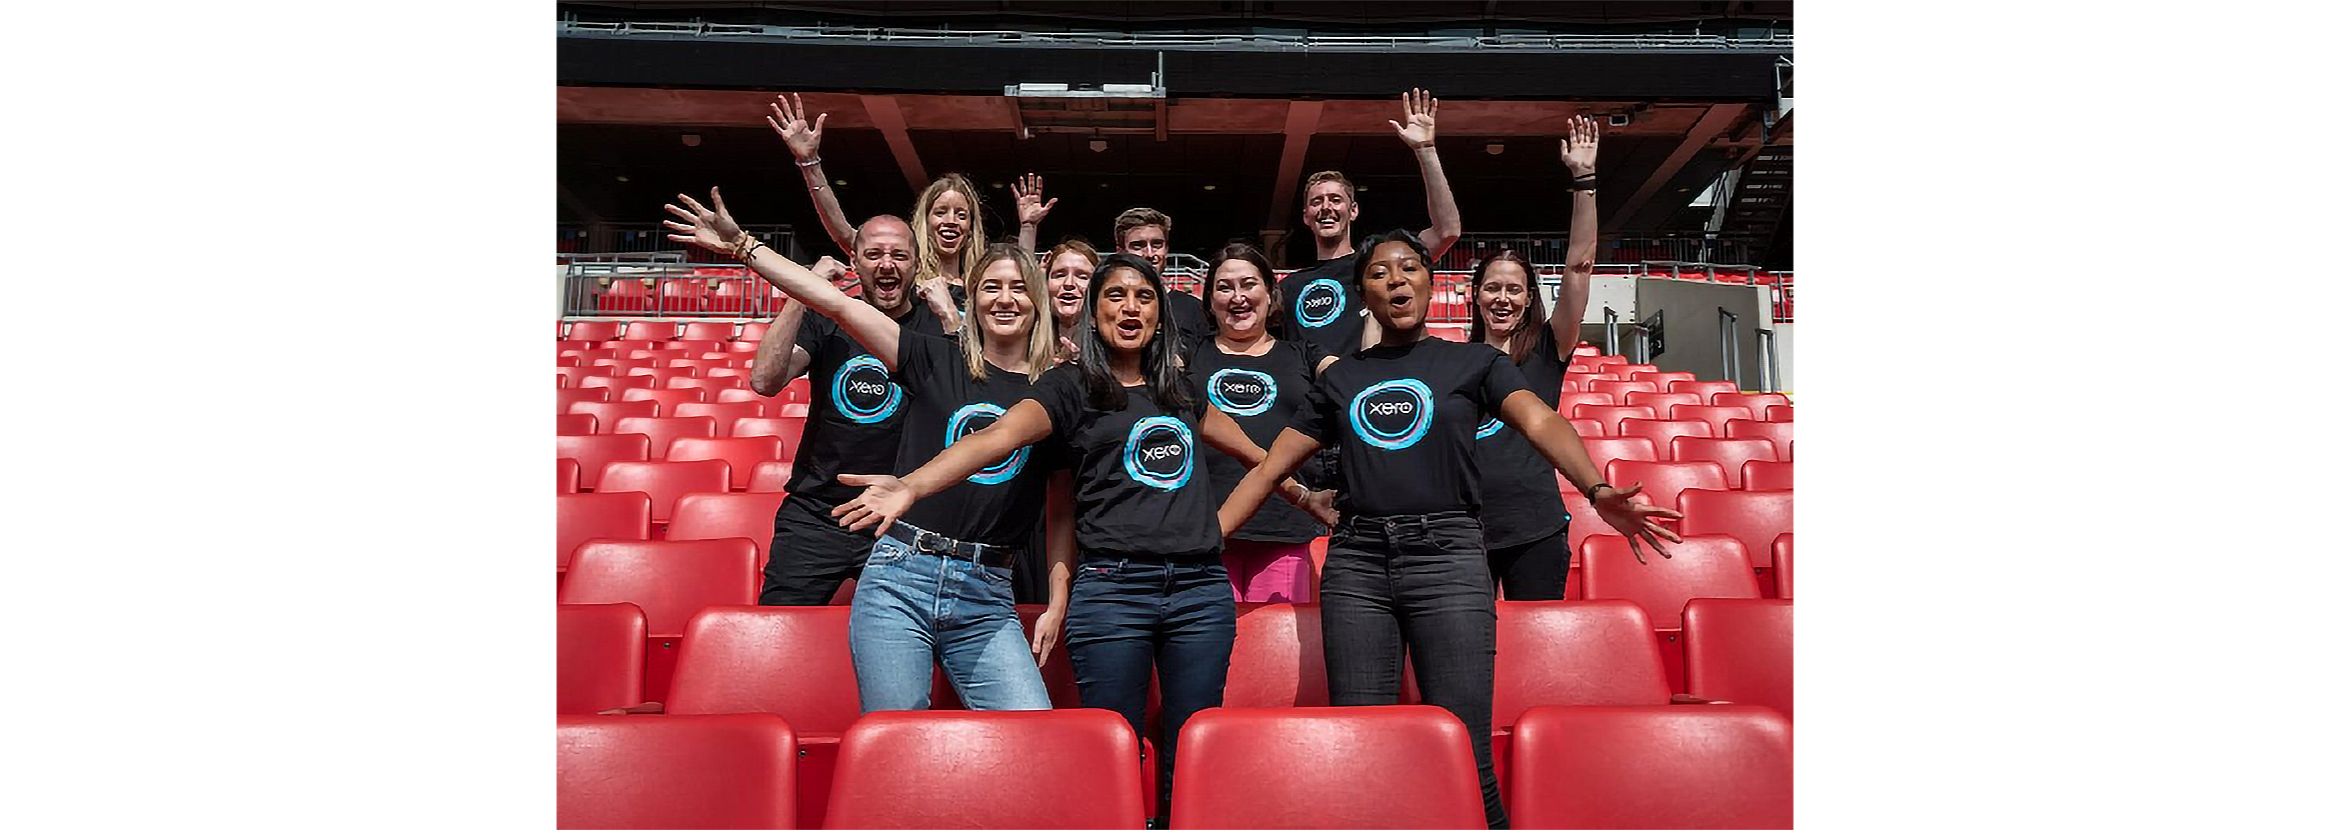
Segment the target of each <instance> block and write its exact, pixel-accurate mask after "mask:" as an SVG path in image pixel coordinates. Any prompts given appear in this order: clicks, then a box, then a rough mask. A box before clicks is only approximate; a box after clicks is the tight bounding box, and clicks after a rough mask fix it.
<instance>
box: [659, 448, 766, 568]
mask: <svg viewBox="0 0 2350 830" xmlns="http://www.w3.org/2000/svg"><path fill="white" fill-rule="evenodd" d="M746 469H747V468H746ZM782 506H783V494H782V493H687V494H685V495H683V496H680V497H678V499H677V512H676V513H674V514H672V515H671V516H670V517H669V536H668V538H671V539H736V538H740V539H749V540H751V544H752V545H754V546H756V547H757V548H758V550H759V564H760V565H761V566H765V565H766V563H767V555H768V551H767V546H768V545H770V544H773V543H774V541H775V511H776V510H777V509H778V508H781V507H782Z"/></svg>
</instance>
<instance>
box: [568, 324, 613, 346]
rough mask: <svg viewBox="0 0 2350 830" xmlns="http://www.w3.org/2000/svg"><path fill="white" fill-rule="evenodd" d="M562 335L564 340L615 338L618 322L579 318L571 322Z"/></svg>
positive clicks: (592, 340) (595, 340)
mask: <svg viewBox="0 0 2350 830" xmlns="http://www.w3.org/2000/svg"><path fill="white" fill-rule="evenodd" d="M563 337H564V339H566V340H587V341H591V342H600V341H604V340H616V339H619V337H620V324H619V323H614V322H610V321H606V320H581V321H579V322H577V323H573V324H571V330H570V331H568V332H565V333H564V334H563Z"/></svg>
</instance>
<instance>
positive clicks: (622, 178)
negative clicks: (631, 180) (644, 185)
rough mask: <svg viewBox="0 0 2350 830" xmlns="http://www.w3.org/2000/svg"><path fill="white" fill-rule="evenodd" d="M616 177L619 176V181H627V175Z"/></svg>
mask: <svg viewBox="0 0 2350 830" xmlns="http://www.w3.org/2000/svg"><path fill="white" fill-rule="evenodd" d="M618 178H619V179H620V180H621V181H624V182H625V181H628V177H627V176H620V177H618Z"/></svg>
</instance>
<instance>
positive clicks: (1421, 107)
mask: <svg viewBox="0 0 2350 830" xmlns="http://www.w3.org/2000/svg"><path fill="white" fill-rule="evenodd" d="M1387 125H1388V126H1390V127H1394V128H1395V134H1396V136H1397V137H1399V138H1402V139H1403V143H1404V144H1405V145H1406V146H1408V147H1411V148H1412V149H1414V150H1419V149H1424V148H1428V147H1434V146H1436V95H1435V94H1434V93H1431V92H1428V91H1426V90H1421V89H1414V90H1412V91H1410V92H1406V93H1404V94H1403V123H1401V124H1398V123H1396V122H1394V121H1389V122H1387Z"/></svg>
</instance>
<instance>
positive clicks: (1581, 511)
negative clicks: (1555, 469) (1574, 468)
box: [1559, 468, 1616, 599]
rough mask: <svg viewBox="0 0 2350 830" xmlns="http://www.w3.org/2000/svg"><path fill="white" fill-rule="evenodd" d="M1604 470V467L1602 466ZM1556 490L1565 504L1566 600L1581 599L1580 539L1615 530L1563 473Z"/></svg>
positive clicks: (1581, 562) (1581, 567)
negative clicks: (1576, 490)
mask: <svg viewBox="0 0 2350 830" xmlns="http://www.w3.org/2000/svg"><path fill="white" fill-rule="evenodd" d="M1603 469H1604V468H1603ZM1559 493H1560V494H1561V495H1562V496H1563V498H1562V501H1565V502H1566V504H1567V593H1566V598H1567V599H1582V598H1583V554H1582V553H1581V551H1582V550H1583V540H1585V539H1588V538H1591V537H1593V536H1613V535H1616V529H1615V528H1612V527H1609V526H1608V524H1607V520H1606V519H1602V518H1600V517H1599V511H1597V510H1593V509H1592V508H1591V502H1590V501H1589V500H1587V499H1585V498H1583V494H1582V493H1578V492H1575V485H1574V484H1572V483H1570V482H1568V481H1567V480H1566V477H1565V476H1560V477H1559Z"/></svg>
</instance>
